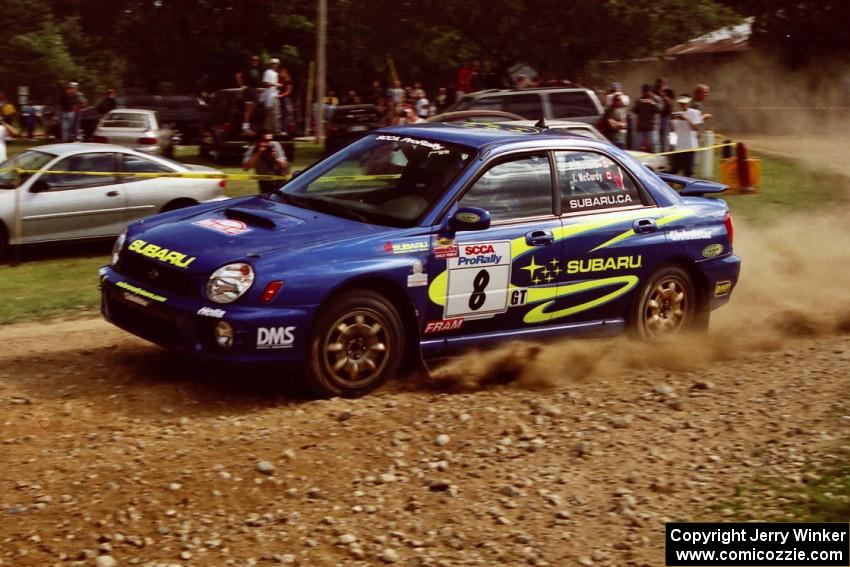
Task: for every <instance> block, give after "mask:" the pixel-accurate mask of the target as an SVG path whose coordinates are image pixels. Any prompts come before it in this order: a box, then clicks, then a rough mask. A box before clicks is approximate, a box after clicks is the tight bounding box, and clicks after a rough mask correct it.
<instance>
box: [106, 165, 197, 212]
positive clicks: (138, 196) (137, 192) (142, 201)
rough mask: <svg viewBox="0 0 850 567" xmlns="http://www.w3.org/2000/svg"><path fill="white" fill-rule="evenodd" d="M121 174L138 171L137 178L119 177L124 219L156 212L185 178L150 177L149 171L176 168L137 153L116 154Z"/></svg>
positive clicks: (154, 171)
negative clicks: (125, 207) (122, 196)
mask: <svg viewBox="0 0 850 567" xmlns="http://www.w3.org/2000/svg"><path fill="white" fill-rule="evenodd" d="M118 159H119V162H120V163H121V165H122V169H121V171H123V172H124V173H140V174H143V175H141V176H139V177H134V176H132V175H126V176H123V177H122V178H121V181H122V186H123V188H124V192H125V193H124V194H125V199H126V202H127V211H126V213H127V214H126V222H127V223H128V224H129V223H130V222H132V221H134V220H136V219H141V218H144V217H148V216H150V215H153V214H156V213H158V212H159V211H160V210H161V209H162V207H163V206H165V204H166V203H168V202H169V201H170V200H172V199H174V198H176V194H177V193H179V191H175V189H176V188H179V187H181V186H182V185H184V184H185V183H186V181H187V180H185V179H176V178H171V179H170V178H161V177H150V174H154V175H156V174H169V173H174V172H175V170H174V169H172V168H170V167H168V166H166V165H164V164H162V163H160V162H158V161H155V160H152V159H149V158H147V157H143V156H139V155H136V154H125V153H121V154H118Z"/></svg>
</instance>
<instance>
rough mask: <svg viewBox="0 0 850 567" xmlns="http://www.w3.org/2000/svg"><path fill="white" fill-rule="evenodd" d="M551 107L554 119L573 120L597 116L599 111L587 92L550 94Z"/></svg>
mask: <svg viewBox="0 0 850 567" xmlns="http://www.w3.org/2000/svg"><path fill="white" fill-rule="evenodd" d="M549 106H551V107H552V116H553V117H554V118H573V117H575V116H596V115H598V114H599V109H598V108H596V105H595V104H593V100H591V98H590V95H588V94H587V93H585V92H581V91H576V92H562V93H549Z"/></svg>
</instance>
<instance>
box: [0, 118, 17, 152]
mask: <svg viewBox="0 0 850 567" xmlns="http://www.w3.org/2000/svg"><path fill="white" fill-rule="evenodd" d="M17 135H18V131H17V130H15V129H14V128H12V125H11V124H9V123H8V122H6V121H5V120H4V119H3V117H2V116H0V163H2V162H4V161H6V138H14V137H15V136H17Z"/></svg>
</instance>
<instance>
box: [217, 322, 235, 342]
mask: <svg viewBox="0 0 850 567" xmlns="http://www.w3.org/2000/svg"><path fill="white" fill-rule="evenodd" d="M213 334H214V335H215V344H217V345H218V346H219V348H223V349H229V348H231V347H232V346H233V327H232V326H231V325H230V323H228V322H227V321H219V322H218V323H216V326H215V329H214V330H213Z"/></svg>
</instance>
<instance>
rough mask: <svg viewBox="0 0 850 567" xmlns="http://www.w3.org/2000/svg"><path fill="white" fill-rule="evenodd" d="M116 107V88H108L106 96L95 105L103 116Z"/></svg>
mask: <svg viewBox="0 0 850 567" xmlns="http://www.w3.org/2000/svg"><path fill="white" fill-rule="evenodd" d="M116 108H118V101H117V100H116V99H115V89H106V96H105V97H103V98H102V99H100V100H99V101H98V103H97V104H96V105H95V106H94V109H95V110H97V112H98V114H100V115H101V116H103V115H104V114H106V113H107V112H112V111H113V110H115V109H116Z"/></svg>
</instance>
